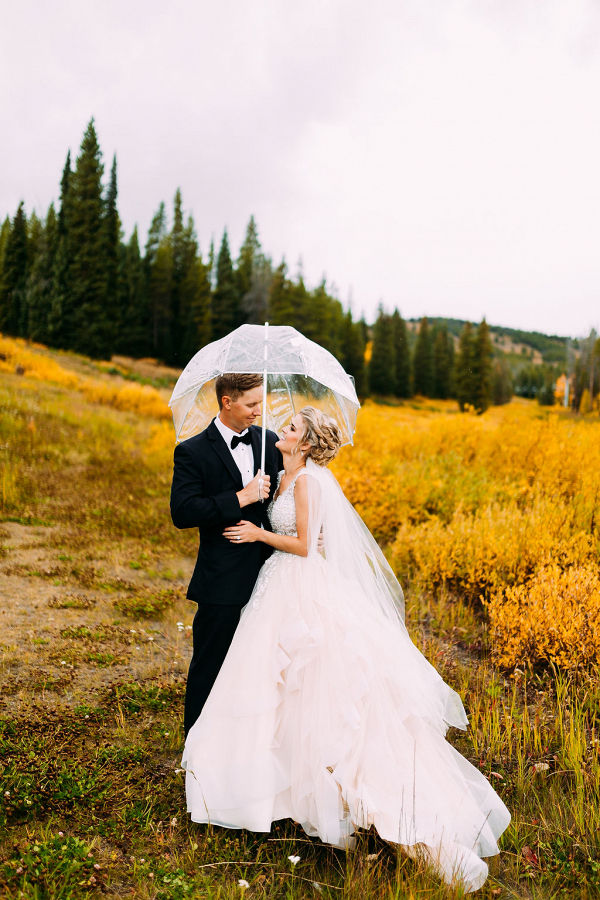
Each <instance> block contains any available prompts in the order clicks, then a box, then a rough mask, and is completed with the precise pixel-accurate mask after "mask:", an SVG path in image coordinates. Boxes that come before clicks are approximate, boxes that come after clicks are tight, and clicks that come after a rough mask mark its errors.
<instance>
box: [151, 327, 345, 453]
mask: <svg viewBox="0 0 600 900" xmlns="http://www.w3.org/2000/svg"><path fill="white" fill-rule="evenodd" d="M231 372H239V373H243V374H247V373H258V374H264V373H266V374H267V378H266V379H265V386H266V389H267V391H266V394H267V397H266V403H265V404H264V405H263V428H264V427H265V426H266V427H267V428H270V429H272V430H273V431H277V432H279V431H280V430H281V428H282V427H283V426H284V425H286V424H287V423H288V422H289V420H290V419H291V418H292V416H294V415H295V414H296V413H297V412H298V411H299V410H300V409H302V407H303V406H308V405H310V406H316V407H317V408H318V409H321V410H322V411H323V412H324V413H326V414H327V415H330V416H333V418H335V419H336V421H337V423H338V425H339V427H340V429H341V431H342V440H343V443H344V444H348V443H350V444H351V443H352V438H353V435H354V429H355V427H356V415H357V412H358V410H359V408H360V403H359V401H358V397H357V396H356V390H355V388H354V379H353V378H352V377H351V376H350V375H347V374H346V372H345V371H344V369H343V368H342V366H341V365H340V363H339V362H338V361H337V359H336V358H335V356H333V355H332V354H331V353H329V351H328V350H325V348H324V347H320V346H319V345H318V344H315V343H314V341H310V340H308V338H306V337H304V335H302V334H300V332H299V331H296V329H295V328H292V327H291V326H289V325H271V326H268V325H242V326H241V327H240V328H236V330H235V331H232V332H231V334H228V335H227V336H226V337H224V338H221V339H220V340H219V341H214V342H213V343H212V344H208V345H207V346H206V347H203V348H202V350H199V351H198V353H196V355H195V356H194V357H193V358H192V359H191V360H190V361H189V363H188V364H187V366H186V367H185V369H184V370H183V372H182V373H181V375H180V376H179V379H178V381H177V384H176V385H175V389H174V391H173V395H172V397H171V399H170V401H169V406H170V407H171V410H172V412H173V422H174V425H175V434H176V438H177V441H178V442H179V441H184V440H186V439H187V438H190V437H192V436H193V435H194V434H198V433H199V432H200V431H203V430H204V429H205V428H206V427H207V426H208V425H209V424H210V422H211V420H212V419H213V418H214V416H215V415H216V414H217V413H218V411H219V406H218V403H217V398H216V394H215V385H214V382H215V379H216V378H217V377H218V376H219V375H224V374H226V373H231Z"/></svg>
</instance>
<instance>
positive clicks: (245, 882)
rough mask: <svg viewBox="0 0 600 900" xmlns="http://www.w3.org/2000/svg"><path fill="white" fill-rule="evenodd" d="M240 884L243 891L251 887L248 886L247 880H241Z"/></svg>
mask: <svg viewBox="0 0 600 900" xmlns="http://www.w3.org/2000/svg"><path fill="white" fill-rule="evenodd" d="M238 884H239V886H240V887H241V888H242V890H245V889H246V888H249V887H250V885H249V884H248V882H247V881H246V879H245V878H240V880H239V881H238Z"/></svg>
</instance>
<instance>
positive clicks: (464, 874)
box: [182, 406, 510, 891]
mask: <svg viewBox="0 0 600 900" xmlns="http://www.w3.org/2000/svg"><path fill="white" fill-rule="evenodd" d="M340 445H341V439H340V432H339V429H338V427H337V424H336V423H335V421H334V420H333V419H331V418H328V417H327V416H326V415H324V414H323V413H321V412H320V411H318V410H317V409H315V408H314V407H311V406H307V407H305V408H304V409H303V410H301V412H300V413H298V414H297V415H296V416H294V418H293V419H292V421H291V423H290V425H288V426H287V427H286V428H284V429H283V431H282V437H281V439H280V440H279V442H278V443H277V447H279V449H280V451H281V453H282V456H283V461H284V470H283V472H280V473H279V478H278V487H277V492H276V494H275V496H274V499H273V502H272V503H271V505H270V507H269V510H268V513H269V519H270V522H271V525H272V528H273V531H272V532H270V531H266V530H264V529H261V528H258V527H256V526H255V525H253V524H251V523H249V522H239V523H238V524H237V525H235V526H233V527H231V528H227V529H226V530H225V532H224V534H225V536H226V537H227V538H228V539H229V540H231V541H235V542H238V541H263V542H265V543H266V544H269V545H270V546H271V547H273V549H274V552H273V553H272V555H271V556H270V557H269V559H268V560H267V561H266V563H265V564H264V566H263V568H262V569H261V572H260V574H259V577H258V580H257V582H256V585H255V588H254V592H253V594H252V597H251V598H250V601H249V603H248V605H247V606H246V607H245V608H244V611H243V613H242V617H241V621H240V624H239V626H238V628H237V631H236V633H235V636H234V639H233V642H232V644H231V647H230V649H229V653H228V655H227V657H226V659H225V662H224V664H223V666H222V668H221V671H220V672H219V675H218V678H217V680H216V682H215V684H214V687H213V689H212V691H211V694H210V696H209V698H208V700H207V702H206V705H205V706H204V709H203V711H202V714H201V716H200V718H199V719H198V720H197V722H196V723H195V725H194V726H193V727H192V728H191V730H190V732H189V734H188V737H187V740H186V744H185V749H184V754H183V762H182V765H183V767H184V768H185V769H186V794H187V807H188V812H189V813H190V815H191V817H192V820H193V821H195V822H211V823H212V824H214V825H222V826H224V827H226V828H246V829H249V830H250V831H264V832H268V831H270V829H271V824H272V822H273V821H275V820H277V819H283V818H290V819H293V820H294V821H296V822H299V823H301V825H302V827H303V828H304V830H305V831H306V833H307V834H308V835H311V836H317V837H319V838H320V839H321V841H323V842H324V843H328V844H332V845H333V846H336V847H342V848H344V847H351V846H352V843H353V840H352V835H353V833H354V832H355V831H356V830H357V829H359V828H366V829H368V828H370V827H371V826H372V825H374V826H375V828H376V829H377V831H378V833H379V835H380V836H381V837H382V838H383V839H385V840H387V841H391V842H393V843H394V844H398V845H400V846H401V847H402V848H403V849H404V850H405V852H407V853H409V854H410V855H411V856H414V857H419V858H421V859H423V858H424V859H426V860H427V862H428V863H429V864H431V865H432V866H433V867H434V868H435V869H436V870H437V871H438V873H439V875H440V876H441V877H442V878H443V879H444V880H445V881H447V882H448V883H450V884H452V883H460V884H462V886H463V888H464V889H465V890H467V891H474V890H477V889H478V888H479V887H481V885H482V884H483V883H484V881H485V879H486V877H487V873H488V869H487V865H486V864H485V863H484V862H483V860H482V859H481V857H486V856H492V855H493V854H496V853H498V852H499V850H498V845H497V839H498V837H499V836H500V835H501V834H502V832H503V831H504V829H505V828H506V827H507V825H508V823H509V821H510V815H509V812H508V810H507V809H506V807H505V805H504V804H503V803H502V801H501V800H500V798H499V797H498V796H497V794H496V793H495V792H494V791H493V790H492V788H491V786H490V784H489V783H488V781H487V780H486V779H485V778H484V776H483V775H482V774H481V773H480V772H479V771H478V770H477V769H475V768H474V767H473V766H472V765H471V764H470V763H469V762H467V760H466V759H464V758H463V757H462V756H461V755H460V754H459V753H458V752H457V751H456V750H455V749H454V748H453V747H452V746H451V745H450V744H448V743H447V742H446V740H445V738H444V735H445V733H446V731H447V729H448V727H449V726H450V725H453V726H455V727H457V728H463V729H464V728H466V726H467V718H466V715H465V711H464V709H463V705H462V702H461V700H460V697H459V696H458V694H457V693H455V691H453V690H452V689H451V688H450V687H448V685H446V684H445V683H444V681H443V680H442V678H441V677H440V676H439V675H438V673H437V672H436V670H435V669H434V668H433V667H432V666H431V665H430V664H429V663H428V662H427V660H426V659H425V657H424V656H422V654H421V653H419V651H418V650H417V648H416V647H415V645H414V644H413V643H412V641H411V640H410V637H409V635H408V632H407V630H406V628H405V625H404V607H403V595H402V589H401V588H400V585H399V584H398V582H397V580H396V578H395V576H394V574H393V572H392V570H391V568H390V567H389V565H388V563H387V561H386V559H385V557H384V556H383V553H382V552H381V550H380V549H379V547H378V545H377V544H376V542H375V540H374V539H373V538H372V536H371V535H370V533H369V531H368V529H367V528H366V526H365V525H364V523H363V522H362V520H361V519H360V517H359V516H358V514H357V513H356V512H355V510H354V509H353V507H352V505H351V504H350V503H349V502H348V500H346V498H345V496H344V494H343V492H342V490H341V488H340V486H339V484H338V482H337V481H336V479H335V476H334V475H333V474H332V473H331V472H329V470H328V469H327V468H326V467H327V465H328V463H329V462H331V460H332V459H333V458H334V457H335V455H336V454H337V452H338V450H339V448H340ZM320 533H322V540H321V541H319V535H320ZM321 545H322V550H321V549H320V548H321Z"/></svg>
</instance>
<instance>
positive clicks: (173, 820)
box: [171, 817, 177, 825]
mask: <svg viewBox="0 0 600 900" xmlns="http://www.w3.org/2000/svg"><path fill="white" fill-rule="evenodd" d="M171 825H177V819H176V818H175V817H173V818H172V819H171Z"/></svg>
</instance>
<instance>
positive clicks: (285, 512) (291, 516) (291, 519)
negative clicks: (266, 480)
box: [267, 472, 299, 537]
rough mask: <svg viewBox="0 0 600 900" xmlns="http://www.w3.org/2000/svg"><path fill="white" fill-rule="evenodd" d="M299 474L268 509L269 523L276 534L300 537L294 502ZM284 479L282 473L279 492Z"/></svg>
mask: <svg viewBox="0 0 600 900" xmlns="http://www.w3.org/2000/svg"><path fill="white" fill-rule="evenodd" d="M298 474H299V473H297V474H296V476H295V477H294V480H293V481H292V483H291V484H290V485H289V487H287V488H286V489H285V491H283V493H281V494H280V495H279V496H278V497H277V499H276V500H272V501H271V503H270V504H269V508H268V509H267V515H268V516H269V522H270V523H271V528H272V529H273V531H274V532H275V534H287V535H292V536H293V537H297V536H298V532H297V531H296V501H295V500H294V487H295V486H296V478H298ZM282 478H283V472H280V473H279V474H278V476H277V490H279V485H280V484H281V479H282Z"/></svg>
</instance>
